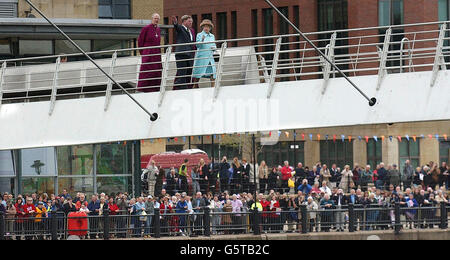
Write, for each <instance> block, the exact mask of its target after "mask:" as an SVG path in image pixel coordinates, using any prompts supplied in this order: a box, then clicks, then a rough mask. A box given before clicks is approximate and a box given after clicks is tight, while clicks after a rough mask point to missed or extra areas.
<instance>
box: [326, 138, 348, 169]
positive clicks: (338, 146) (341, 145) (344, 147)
mask: <svg viewBox="0 0 450 260" xmlns="http://www.w3.org/2000/svg"><path fill="white" fill-rule="evenodd" d="M320 161H321V162H322V163H323V164H326V165H332V164H333V163H336V165H337V166H338V167H341V168H343V167H344V166H345V165H346V164H348V165H350V167H352V166H353V143H350V142H349V141H348V140H345V142H342V141H336V142H332V141H320Z"/></svg>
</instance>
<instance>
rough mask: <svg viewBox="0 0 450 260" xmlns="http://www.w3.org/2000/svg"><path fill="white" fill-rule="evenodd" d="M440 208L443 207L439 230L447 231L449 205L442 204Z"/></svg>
mask: <svg viewBox="0 0 450 260" xmlns="http://www.w3.org/2000/svg"><path fill="white" fill-rule="evenodd" d="M440 206H441V224H440V225H439V228H440V229H446V228H447V224H448V223H447V221H448V218H447V207H446V206H447V205H446V203H445V202H443V201H442V202H441V203H440Z"/></svg>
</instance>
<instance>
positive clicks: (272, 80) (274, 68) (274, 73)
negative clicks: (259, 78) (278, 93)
mask: <svg viewBox="0 0 450 260" xmlns="http://www.w3.org/2000/svg"><path fill="white" fill-rule="evenodd" d="M282 40H283V39H282V38H281V37H280V38H278V40H277V44H276V45H275V52H274V55H273V60H272V72H271V74H270V82H269V89H268V91H267V98H270V96H271V95H272V90H273V87H274V86H275V79H276V76H277V69H278V60H279V57H280V49H281V42H282Z"/></svg>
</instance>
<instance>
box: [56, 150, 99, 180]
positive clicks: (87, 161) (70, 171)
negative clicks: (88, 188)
mask: <svg viewBox="0 0 450 260" xmlns="http://www.w3.org/2000/svg"><path fill="white" fill-rule="evenodd" d="M56 152H57V157H58V175H59V176H64V175H65V176H67V175H91V176H92V175H93V174H94V146H93V145H78V146H65V147H57V148H56Z"/></svg>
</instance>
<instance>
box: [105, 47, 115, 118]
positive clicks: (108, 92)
mask: <svg viewBox="0 0 450 260" xmlns="http://www.w3.org/2000/svg"><path fill="white" fill-rule="evenodd" d="M116 60H117V51H115V52H114V53H113V55H112V58H111V67H110V69H109V75H111V77H114V67H115V66H116ZM112 85H113V82H112V80H111V79H108V85H107V87H106V96H105V107H104V109H105V111H107V110H108V107H109V104H110V103H111V92H112Z"/></svg>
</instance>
